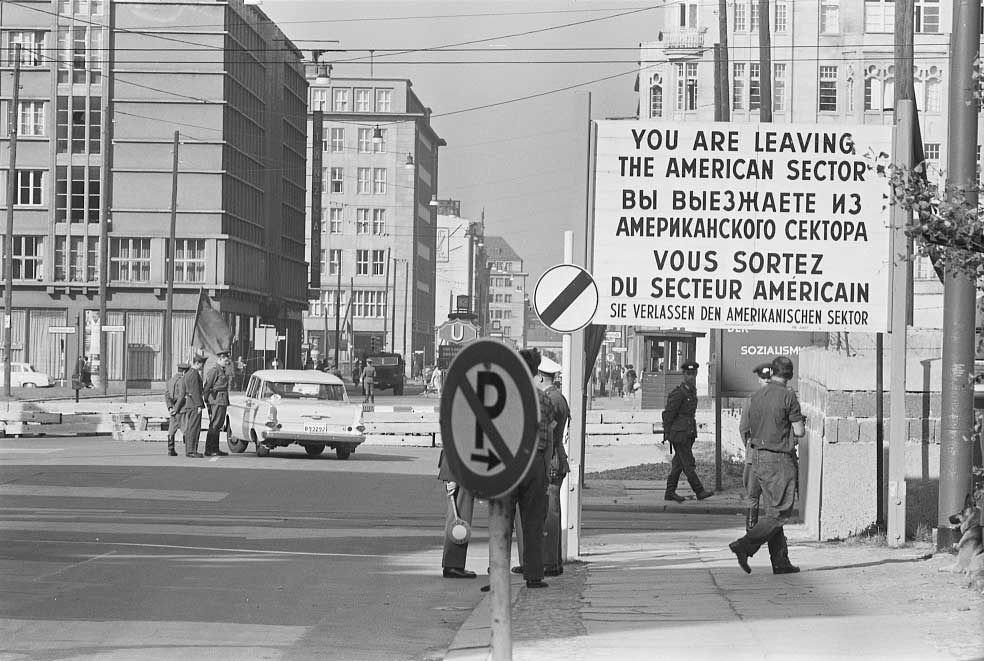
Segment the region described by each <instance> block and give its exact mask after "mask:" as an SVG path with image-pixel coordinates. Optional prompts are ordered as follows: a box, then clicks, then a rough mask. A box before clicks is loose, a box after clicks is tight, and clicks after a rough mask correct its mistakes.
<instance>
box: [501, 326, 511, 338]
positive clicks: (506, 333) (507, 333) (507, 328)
mask: <svg viewBox="0 0 984 661" xmlns="http://www.w3.org/2000/svg"><path fill="white" fill-rule="evenodd" d="M502 335H503V337H511V336H512V326H503V327H502Z"/></svg>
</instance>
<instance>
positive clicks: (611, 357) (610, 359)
mask: <svg viewBox="0 0 984 661" xmlns="http://www.w3.org/2000/svg"><path fill="white" fill-rule="evenodd" d="M608 362H610V363H614V362H615V354H613V353H612V352H611V351H609V352H608Z"/></svg>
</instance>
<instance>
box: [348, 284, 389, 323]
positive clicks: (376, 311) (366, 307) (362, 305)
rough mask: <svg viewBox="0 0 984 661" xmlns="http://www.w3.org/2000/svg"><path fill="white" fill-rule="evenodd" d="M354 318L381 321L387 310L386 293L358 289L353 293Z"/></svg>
mask: <svg viewBox="0 0 984 661" xmlns="http://www.w3.org/2000/svg"><path fill="white" fill-rule="evenodd" d="M353 294H354V296H353V298H352V306H353V307H352V316H353V317H360V318H363V319H365V318H374V319H379V318H382V316H383V314H384V313H383V311H384V310H385V309H386V292H382V291H367V290H362V289H357V290H356V291H355V292H353Z"/></svg>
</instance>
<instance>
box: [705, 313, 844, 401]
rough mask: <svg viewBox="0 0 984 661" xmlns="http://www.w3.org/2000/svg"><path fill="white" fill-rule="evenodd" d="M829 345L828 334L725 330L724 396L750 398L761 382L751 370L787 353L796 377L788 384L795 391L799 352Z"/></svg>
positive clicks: (723, 336)
mask: <svg viewBox="0 0 984 661" xmlns="http://www.w3.org/2000/svg"><path fill="white" fill-rule="evenodd" d="M826 344H827V333H816V332H810V331H766V330H731V331H729V330H726V331H724V332H723V333H722V340H721V356H722V359H723V365H722V373H721V396H722V397H748V396H749V395H751V394H752V393H754V392H755V391H756V390H758V389H759V388H760V387H761V384H760V382H759V380H758V377H756V376H755V374H753V373H752V370H753V369H755V368H756V367H758V366H759V365H761V364H762V363H771V362H772V359H773V358H775V357H776V356H788V357H789V358H790V360H792V361H793V370H794V372H793V380H792V381H790V382H789V385H790V387H792V388H793V389H794V390H795V389H796V376H797V374H799V353H800V351H802V350H803V349H805V348H807V347H813V346H825V345H826Z"/></svg>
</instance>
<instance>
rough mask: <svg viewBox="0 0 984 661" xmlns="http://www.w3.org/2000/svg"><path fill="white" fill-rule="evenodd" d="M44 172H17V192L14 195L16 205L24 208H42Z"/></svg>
mask: <svg viewBox="0 0 984 661" xmlns="http://www.w3.org/2000/svg"><path fill="white" fill-rule="evenodd" d="M43 174H44V172H43V171H42V170H17V183H16V189H17V192H16V193H15V194H14V195H15V197H14V204H19V205H22V206H30V207H39V206H41V190H42V188H41V180H42V179H43V176H42V175H43Z"/></svg>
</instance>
